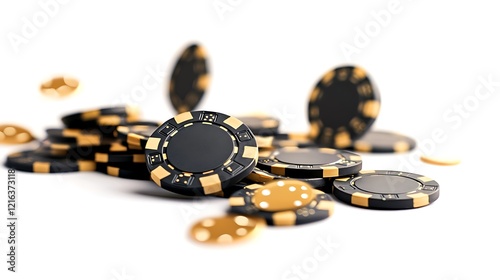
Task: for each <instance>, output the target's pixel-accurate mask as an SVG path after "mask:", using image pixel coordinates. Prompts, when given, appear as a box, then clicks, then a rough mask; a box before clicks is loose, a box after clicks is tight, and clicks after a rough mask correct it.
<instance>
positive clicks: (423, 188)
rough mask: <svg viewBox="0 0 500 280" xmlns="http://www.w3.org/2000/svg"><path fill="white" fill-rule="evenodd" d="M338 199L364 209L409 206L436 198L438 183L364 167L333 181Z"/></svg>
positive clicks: (413, 206) (404, 173) (422, 177)
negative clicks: (364, 168) (353, 173)
mask: <svg viewBox="0 0 500 280" xmlns="http://www.w3.org/2000/svg"><path fill="white" fill-rule="evenodd" d="M333 194H334V195H335V196H336V197H337V198H338V199H340V200H342V201H344V202H346V203H349V204H352V205H356V206H361V207H366V208H376V209H411V208H419V207H422V206H426V205H428V204H430V203H432V202H434V201H436V200H437V199H438V197H439V184H438V183H437V182H436V181H434V180H432V179H430V178H427V177H425V176H422V175H417V174H412V173H408V172H400V171H386V170H363V171H361V172H360V173H359V174H357V175H352V176H349V177H343V178H337V179H335V180H334V181H333Z"/></svg>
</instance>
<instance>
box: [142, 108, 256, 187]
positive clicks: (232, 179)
mask: <svg viewBox="0 0 500 280" xmlns="http://www.w3.org/2000/svg"><path fill="white" fill-rule="evenodd" d="M145 152H146V163H147V166H148V169H149V171H150V172H151V178H152V179H153V181H154V182H155V183H156V184H157V185H158V186H160V187H162V188H164V189H166V190H169V191H172V192H175V193H178V194H183V195H217V196H224V192H225V190H226V188H228V187H230V186H232V185H234V184H235V183H237V182H239V181H240V180H242V179H243V178H245V177H246V176H248V174H250V173H251V172H252V170H253V168H254V167H255V164H256V162H257V158H258V148H257V143H256V142H255V138H254V135H253V134H252V132H251V131H250V129H249V128H248V127H247V126H246V125H245V124H243V122H242V121H240V120H238V119H237V118H235V117H231V116H228V115H225V114H221V113H216V112H208V111H194V112H185V113H182V114H179V115H177V116H176V117H174V118H172V119H170V120H168V121H167V122H165V123H164V124H162V125H161V126H160V127H159V128H158V129H157V130H156V131H155V132H154V133H153V134H152V135H151V136H150V137H149V140H148V142H147V143H146V149H145Z"/></svg>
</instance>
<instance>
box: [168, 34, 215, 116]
mask: <svg viewBox="0 0 500 280" xmlns="http://www.w3.org/2000/svg"><path fill="white" fill-rule="evenodd" d="M209 81H210V79H209V75H208V69H207V58H206V54H205V50H204V49H203V48H202V47H201V46H199V45H196V44H193V45H191V46H189V47H188V48H186V49H185V50H184V52H183V53H182V54H181V56H180V57H179V59H178V60H177V63H176V64H175V67H174V70H173V71H172V76H171V78H170V86H169V96H170V102H171V103H172V106H174V109H175V110H176V111H177V113H184V112H187V111H191V110H193V109H194V108H196V106H197V105H198V103H199V102H200V101H201V99H202V98H203V95H204V94H205V90H206V89H207V87H208V84H209Z"/></svg>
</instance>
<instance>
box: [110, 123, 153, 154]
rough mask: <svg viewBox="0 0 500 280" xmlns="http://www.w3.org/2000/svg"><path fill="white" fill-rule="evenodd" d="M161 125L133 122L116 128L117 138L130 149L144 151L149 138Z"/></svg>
mask: <svg viewBox="0 0 500 280" xmlns="http://www.w3.org/2000/svg"><path fill="white" fill-rule="evenodd" d="M160 125H161V123H156V122H132V123H128V124H126V125H121V126H118V127H117V128H116V136H117V137H118V139H120V140H121V141H122V143H123V144H124V145H126V146H127V147H128V148H130V149H135V150H144V148H145V147H146V143H147V142H148V139H149V136H151V134H153V132H154V131H155V130H156V129H157V128H158V127H159V126H160Z"/></svg>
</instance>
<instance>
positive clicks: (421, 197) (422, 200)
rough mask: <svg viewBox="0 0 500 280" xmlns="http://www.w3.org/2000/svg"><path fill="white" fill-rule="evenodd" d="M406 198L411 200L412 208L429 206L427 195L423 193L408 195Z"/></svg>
mask: <svg viewBox="0 0 500 280" xmlns="http://www.w3.org/2000/svg"><path fill="white" fill-rule="evenodd" d="M408 196H409V197H411V198H413V208H418V207H422V206H425V205H428V204H429V195H427V194H425V193H414V194H409V195H408Z"/></svg>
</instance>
